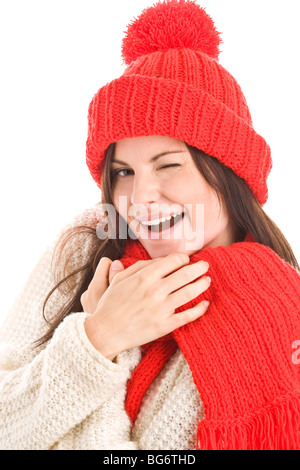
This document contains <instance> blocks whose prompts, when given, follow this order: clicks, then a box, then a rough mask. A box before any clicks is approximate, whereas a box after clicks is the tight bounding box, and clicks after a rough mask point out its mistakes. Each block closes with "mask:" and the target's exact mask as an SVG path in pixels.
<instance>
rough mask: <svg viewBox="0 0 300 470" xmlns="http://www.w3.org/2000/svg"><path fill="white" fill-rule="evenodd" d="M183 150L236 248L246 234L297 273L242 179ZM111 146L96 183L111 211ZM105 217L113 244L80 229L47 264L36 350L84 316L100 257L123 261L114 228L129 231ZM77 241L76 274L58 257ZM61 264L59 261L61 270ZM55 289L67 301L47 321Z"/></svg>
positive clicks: (288, 251) (118, 221)
mask: <svg viewBox="0 0 300 470" xmlns="http://www.w3.org/2000/svg"><path fill="white" fill-rule="evenodd" d="M185 145H186V147H187V149H188V151H189V152H190V155H191V157H192V158H193V160H194V162H195V164H196V166H197V168H198V170H199V172H200V173H201V174H202V176H203V177H204V178H205V180H206V181H207V182H208V184H209V185H210V186H211V187H212V188H213V190H214V191H215V192H216V194H217V197H218V200H219V203H221V201H222V203H223V204H225V206H226V209H227V213H228V217H229V220H230V222H231V224H232V226H233V227H234V229H235V234H236V235H235V242H241V241H244V240H245V237H246V235H247V233H248V232H249V233H250V234H251V235H252V237H253V238H254V240H255V241H256V242H257V243H260V244H262V245H266V246H268V247H270V248H271V249H272V250H274V251H275V253H277V255H278V256H280V258H282V259H284V260H285V261H287V262H288V263H289V264H290V265H291V266H293V267H294V268H295V269H296V270H297V271H298V272H299V271H300V268H299V265H298V262H297V260H296V257H295V255H294V253H293V250H292V248H291V246H290V245H289V243H288V241H287V239H286V238H285V237H284V235H283V233H282V232H281V231H280V229H279V228H278V227H277V225H276V224H275V222H273V220H271V219H270V217H268V215H267V214H266V213H265V211H264V210H263V208H262V207H261V205H260V204H259V202H258V201H257V199H256V198H255V196H254V194H253V193H252V191H251V189H250V188H249V186H248V185H247V184H246V182H245V181H244V179H243V178H240V177H239V176H237V175H236V174H235V173H234V172H233V170H231V168H229V167H227V166H225V165H223V164H222V163H221V162H219V160H217V159H216V158H214V157H212V156H210V155H207V154H206V153H204V152H203V151H201V150H199V149H197V148H196V147H192V146H191V145H189V144H187V143H185ZM115 146H116V143H115V142H114V143H112V144H110V145H109V147H108V148H107V149H106V152H105V160H104V166H103V172H102V177H101V195H102V199H101V202H102V204H110V205H113V197H112V184H113V178H112V174H111V170H110V164H111V160H112V159H113V156H114V152H115ZM110 217H111V214H110V213H109V212H108V214H107V226H109V224H112V223H113V224H114V227H115V229H116V236H114V237H112V238H109V237H108V238H106V239H105V240H100V239H99V238H98V236H97V232H96V228H92V227H90V226H86V225H80V226H75V227H72V228H70V229H69V230H67V231H66V232H65V233H64V234H63V236H62V237H61V238H60V239H59V240H58V242H57V244H56V247H55V250H54V253H53V258H52V260H54V259H55V260H56V262H55V263H54V269H55V272H56V274H57V278H56V281H58V282H57V283H56V285H55V286H54V287H53V289H51V291H50V292H49V293H48V295H47V297H46V299H45V301H44V304H43V316H44V319H45V321H46V322H47V323H48V325H49V327H48V330H47V331H46V333H45V334H44V335H43V336H42V337H41V338H39V339H38V340H37V341H36V342H35V344H36V345H37V346H38V345H41V344H43V343H45V342H47V341H48V340H49V339H50V338H51V337H52V336H53V334H54V331H55V329H56V328H57V326H58V325H59V324H60V323H61V322H62V321H63V319H64V318H65V317H66V316H67V315H69V314H70V313H72V312H80V311H82V310H83V309H82V305H81V302H80V298H81V295H82V294H83V292H85V291H86V290H87V288H88V286H89V284H90V282H91V280H92V278H93V276H94V273H95V270H96V267H97V265H98V263H99V261H100V259H101V258H102V257H104V256H105V257H108V258H110V259H111V260H115V259H119V258H120V257H121V256H122V254H123V251H124V248H125V244H126V238H125V239H124V238H123V237H120V238H119V236H118V235H119V228H121V230H122V233H124V231H123V230H124V229H125V230H126V232H125V233H127V237H129V236H130V232H129V230H130V229H129V227H128V225H127V223H126V221H125V220H124V219H123V218H122V217H121V216H120V215H119V213H118V211H116V221H113V220H111V219H110ZM78 235H80V236H82V235H84V238H83V241H82V242H81V244H83V243H87V246H88V247H89V251H88V255H87V259H85V262H83V263H82V265H81V266H77V267H76V269H72V266H73V267H74V263H72V253H71V255H70V256H68V257H66V256H62V253H63V251H64V250H66V249H67V246H68V242H69V241H70V240H72V238H73V237H77V238H78ZM77 238H76V240H77ZM61 260H64V261H63V264H62V261H61ZM72 279H73V280H74V279H76V282H75V283H74V282H73V283H72V284H71V285H70V280H72ZM74 286H75V287H74ZM56 289H60V290H61V289H64V290H63V291H64V293H65V294H66V298H67V300H66V302H65V303H64V304H63V305H58V306H57V307H58V308H57V312H55V313H54V315H52V317H51V319H47V316H46V313H45V309H46V305H47V301H48V299H49V298H50V296H51V295H52V294H53V293H54V291H56Z"/></svg>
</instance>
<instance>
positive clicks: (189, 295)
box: [166, 276, 211, 311]
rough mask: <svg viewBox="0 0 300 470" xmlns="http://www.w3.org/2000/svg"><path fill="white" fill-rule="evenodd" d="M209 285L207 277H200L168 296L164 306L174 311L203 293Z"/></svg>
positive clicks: (209, 281)
mask: <svg viewBox="0 0 300 470" xmlns="http://www.w3.org/2000/svg"><path fill="white" fill-rule="evenodd" d="M210 283H211V280H210V278H209V277H207V276H204V277H201V278H200V279H199V280H198V281H195V282H191V283H190V284H188V285H187V286H185V287H182V289H179V290H178V291H176V292H174V293H173V294H171V295H169V297H168V299H167V301H166V305H167V306H168V308H170V310H173V311H174V310H175V309H176V308H178V307H181V306H182V305H184V304H186V303H187V302H190V301H191V300H193V299H195V298H196V297H198V296H199V295H201V294H202V293H203V292H205V291H206V290H207V289H208V288H209V287H210Z"/></svg>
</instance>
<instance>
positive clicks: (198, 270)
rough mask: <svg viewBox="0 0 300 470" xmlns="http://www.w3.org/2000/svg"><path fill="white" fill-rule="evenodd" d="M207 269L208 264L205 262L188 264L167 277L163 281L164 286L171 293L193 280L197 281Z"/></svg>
mask: <svg viewBox="0 0 300 470" xmlns="http://www.w3.org/2000/svg"><path fill="white" fill-rule="evenodd" d="M208 269H209V264H208V263H206V261H198V262H197V263H194V264H189V265H188V266H184V267H183V268H181V269H180V270H179V271H176V272H175V273H173V274H171V275H170V276H168V277H167V278H166V279H165V280H164V286H165V287H166V289H167V291H168V292H169V293H172V292H174V291H176V290H177V289H180V288H181V287H183V286H185V285H186V284H189V283H190V282H192V281H194V280H195V279H198V278H199V277H200V276H203V275H204V274H205V273H206V272H207V271H208Z"/></svg>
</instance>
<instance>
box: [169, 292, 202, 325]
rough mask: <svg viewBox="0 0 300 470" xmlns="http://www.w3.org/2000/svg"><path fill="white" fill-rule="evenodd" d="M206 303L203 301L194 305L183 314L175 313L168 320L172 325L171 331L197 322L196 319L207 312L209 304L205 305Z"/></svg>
mask: <svg viewBox="0 0 300 470" xmlns="http://www.w3.org/2000/svg"><path fill="white" fill-rule="evenodd" d="M206 302H207V301H205V300H203V301H202V302H200V303H199V304H197V305H195V307H192V308H189V309H188V310H185V311H184V312H180V313H176V315H173V316H172V317H171V318H170V320H171V323H172V324H173V331H174V330H176V329H177V328H180V327H181V326H183V325H186V324H187V323H191V322H192V321H195V320H197V319H198V318H200V317H202V315H204V314H205V313H206V312H207V309H208V307H209V304H207V303H206Z"/></svg>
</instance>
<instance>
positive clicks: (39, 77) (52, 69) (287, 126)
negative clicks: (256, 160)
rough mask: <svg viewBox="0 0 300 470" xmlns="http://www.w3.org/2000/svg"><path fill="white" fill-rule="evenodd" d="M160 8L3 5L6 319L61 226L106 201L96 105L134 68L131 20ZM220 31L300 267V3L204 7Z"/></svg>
mask: <svg viewBox="0 0 300 470" xmlns="http://www.w3.org/2000/svg"><path fill="white" fill-rule="evenodd" d="M153 3H155V2H154V1H152V0H151V1H150V0H149V1H146V0H109V1H101V0H97V1H96V0H80V1H79V0H51V1H50V0H48V1H47V0H43V1H41V0H26V1H24V0H6V1H4V0H1V1H0V44H1V46H0V47H1V56H0V60H1V75H0V80H1V86H0V99H1V106H0V129H1V139H0V146H1V148H0V155H1V158H0V165H1V168H0V175H1V185H0V191H1V197H0V199H1V232H0V236H1V244H0V247H1V263H0V266H1V284H0V285H1V309H0V321H1V319H2V318H3V317H4V315H5V314H6V311H7V310H8V308H9V306H10V305H11V304H12V302H13V300H14V298H15V296H16V294H17V293H18V291H19V290H20V289H21V287H22V285H23V283H24V282H25V280H26V278H27V277H28V275H29V273H30V272H31V270H32V268H33V266H34V265H35V263H36V262H37V260H38V259H39V257H40V256H41V254H42V252H43V250H44V249H45V248H46V246H47V245H48V244H50V243H51V242H52V241H53V239H54V237H55V236H56V235H57V233H58V232H59V231H60V230H61V228H62V227H63V226H65V225H66V224H67V223H69V222H70V221H71V220H72V218H73V217H74V216H75V215H76V214H78V213H80V212H81V211H83V210H84V209H85V208H86V207H89V206H92V205H94V204H95V203H96V202H98V201H99V200H100V193H99V190H98V188H97V186H96V184H95V183H94V181H93V179H92V177H91V176H90V174H89V172H88V169H87V167H86V164H85V142H86V136H87V112H88V105H89V103H90V101H91V99H92V97H93V95H94V94H95V93H96V92H97V90H98V89H99V88H100V87H102V86H104V85H105V84H106V83H108V82H110V81H111V80H113V79H114V78H117V77H118V76H120V75H121V74H122V73H123V71H124V69H125V66H124V65H122V59H121V41H122V38H123V36H124V31H125V30H126V26H127V25H128V23H129V22H131V21H132V20H133V18H134V17H137V16H138V15H139V14H140V13H141V12H142V10H143V9H144V8H146V7H147V6H151V5H153ZM197 3H198V4H199V5H201V6H203V7H205V8H206V11H207V13H208V14H210V15H211V16H212V18H213V19H214V21H215V24H216V27H217V29H218V31H220V32H222V33H223V34H222V39H223V44H222V45H221V50H222V51H223V52H222V53H221V55H220V63H221V64H222V65H223V66H224V67H225V68H227V69H228V70H229V71H230V73H232V75H233V76H234V77H235V78H236V79H237V80H238V82H239V84H240V85H241V87H242V90H243V92H244V94H245V96H246V99H247V102H248V105H249V108H250V111H251V114H252V118H253V123H254V128H255V129H256V131H257V132H258V133H260V134H261V135H262V136H263V137H264V138H265V139H266V140H267V142H268V143H269V145H270V146H271V149H272V157H273V162H274V167H273V170H272V172H271V175H270V177H269V180H268V183H269V201H268V202H267V204H266V205H265V206H264V209H265V211H266V212H267V214H268V215H269V216H270V217H271V218H272V219H273V220H274V221H275V223H276V224H277V225H278V226H279V228H280V229H281V231H282V232H283V233H284V235H285V236H286V238H287V239H288V241H289V243H290V244H291V246H292V248H293V250H294V253H295V255H296V257H297V258H298V260H300V239H299V235H298V234H299V209H298V203H299V159H300V150H299V124H300V122H299V121H300V119H299V112H300V93H299V83H300V68H299V45H300V44H299V43H300V40H299V14H298V11H299V10H298V8H299V6H298V4H299V0H287V1H286V2H282V1H278V0H251V1H249V0H246V1H245V0H244V1H241V0H197Z"/></svg>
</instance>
